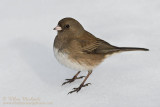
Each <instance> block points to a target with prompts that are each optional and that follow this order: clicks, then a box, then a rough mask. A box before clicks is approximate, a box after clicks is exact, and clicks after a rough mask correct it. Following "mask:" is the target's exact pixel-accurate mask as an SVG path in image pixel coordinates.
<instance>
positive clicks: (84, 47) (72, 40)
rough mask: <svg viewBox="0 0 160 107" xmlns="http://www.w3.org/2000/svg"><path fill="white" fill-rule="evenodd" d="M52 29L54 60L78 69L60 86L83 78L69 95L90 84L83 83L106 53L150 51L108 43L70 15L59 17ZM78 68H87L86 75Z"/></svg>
mask: <svg viewBox="0 0 160 107" xmlns="http://www.w3.org/2000/svg"><path fill="white" fill-rule="evenodd" d="M53 30H57V35H56V37H55V39H54V43H53V50H54V55H55V57H56V59H57V60H58V62H60V63H61V64H62V65H64V66H66V67H69V68H71V69H73V70H75V71H78V72H77V73H76V74H75V75H74V76H73V78H71V79H66V81H65V82H64V83H63V84H62V85H65V84H67V83H72V82H74V81H75V80H76V79H82V78H84V80H83V82H82V83H81V84H80V85H79V86H78V87H77V88H73V90H72V91H70V92H69V93H68V94H71V93H73V92H77V93H78V92H79V91H80V90H81V89H82V88H83V87H86V86H88V85H90V84H91V83H86V84H85V82H86V80H87V79H88V77H89V76H90V75H91V73H92V71H93V69H94V68H95V67H97V66H98V65H99V64H100V63H102V62H103V61H104V59H106V58H108V57H109V56H111V55H113V54H115V53H120V52H126V51H149V49H146V48H138V47H117V46H114V45H111V44H110V43H108V42H106V41H104V40H102V39H100V38H97V37H95V36H94V35H93V34H91V33H90V32H88V31H87V30H85V29H84V27H83V26H82V25H81V24H80V22H78V21H77V20H76V19H74V18H71V17H65V18H63V19H61V20H60V21H59V22H58V25H57V26H56V27H55V28H54V29H53ZM81 71H88V74H87V75H86V76H80V77H78V75H79V74H80V72H81Z"/></svg>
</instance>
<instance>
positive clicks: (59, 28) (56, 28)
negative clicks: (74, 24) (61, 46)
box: [53, 25, 62, 31]
mask: <svg viewBox="0 0 160 107" xmlns="http://www.w3.org/2000/svg"><path fill="white" fill-rule="evenodd" d="M53 30H57V31H59V30H62V28H61V27H60V26H59V25H57V26H56V27H55V28H54V29H53Z"/></svg>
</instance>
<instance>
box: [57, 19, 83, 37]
mask: <svg viewBox="0 0 160 107" xmlns="http://www.w3.org/2000/svg"><path fill="white" fill-rule="evenodd" d="M54 30H57V31H58V33H64V32H65V33H74V34H76V33H80V32H82V31H84V28H83V26H82V25H81V24H80V23H79V22H78V21H77V20H75V19H73V18H69V17H67V18H63V19H61V20H60V21H59V22H58V25H57V26H56V27H55V28H54Z"/></svg>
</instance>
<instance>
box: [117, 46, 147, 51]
mask: <svg viewBox="0 0 160 107" xmlns="http://www.w3.org/2000/svg"><path fill="white" fill-rule="evenodd" d="M119 50H120V51H149V49H146V48H137V47H119Z"/></svg>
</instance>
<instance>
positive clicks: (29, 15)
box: [0, 0, 160, 107]
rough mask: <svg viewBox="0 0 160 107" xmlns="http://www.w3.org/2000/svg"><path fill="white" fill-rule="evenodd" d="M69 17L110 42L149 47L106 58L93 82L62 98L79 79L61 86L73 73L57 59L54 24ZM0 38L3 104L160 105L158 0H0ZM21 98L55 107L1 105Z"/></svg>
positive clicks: (0, 100)
mask: <svg viewBox="0 0 160 107" xmlns="http://www.w3.org/2000/svg"><path fill="white" fill-rule="evenodd" d="M68 16H69V17H73V18H75V19H77V20H78V21H80V23H81V24H82V25H83V26H84V28H85V29H86V30H88V31H89V32H91V33H92V34H94V35H96V36H97V37H99V38H102V39H104V40H106V41H108V42H109V43H111V44H113V45H117V46H134V47H146V48H149V49H150V51H149V52H128V53H127V52H126V53H121V54H117V55H114V56H111V57H110V58H108V59H106V60H105V61H104V62H103V63H102V64H101V65H100V66H98V67H97V68H96V69H95V70H94V72H93V74H92V75H91V76H90V78H89V79H88V81H87V82H91V83H92V85H90V86H89V87H86V88H83V89H82V90H81V91H80V92H79V93H78V94H76V93H73V94H71V95H67V93H68V92H69V91H71V90H72V88H74V87H77V86H79V84H80V83H81V82H82V80H77V81H75V82H74V83H72V84H68V85H65V86H63V87H62V86H61V84H62V83H63V82H64V79H66V78H71V77H72V76H73V75H74V74H75V73H76V72H77V71H73V70H71V69H69V68H66V67H64V66H62V65H60V64H59V63H58V62H57V61H56V59H55V57H54V54H53V50H52V45H53V40H54V38H55V36H56V33H57V32H56V31H53V30H52V29H53V27H55V26H56V25H57V23H58V21H59V20H60V19H61V18H64V17H68ZM0 38H1V39H0V50H1V51H0V106H1V107H21V106H22V107H33V106H37V107H41V106H43V107H160V51H159V50H160V1H159V0H94V1H93V0H88V1H87V0H63V1H62V0H54V1H53V0H23V1H22V0H0ZM86 74H87V72H82V74H81V75H86ZM13 97H14V98H15V97H16V99H17V100H16V99H14V101H13ZM23 97H27V98H31V97H33V98H37V97H38V98H39V100H38V101H39V102H51V103H52V104H39V105H31V104H3V103H4V102H7V101H8V102H16V101H17V102H18V101H23ZM18 99H19V100H18ZM11 100H12V101H11ZM25 102H27V101H25Z"/></svg>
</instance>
